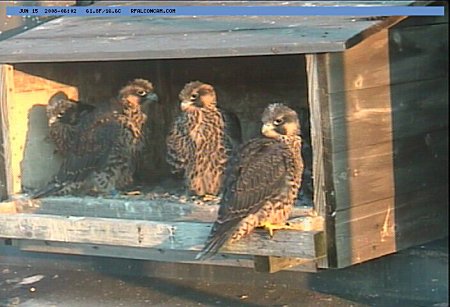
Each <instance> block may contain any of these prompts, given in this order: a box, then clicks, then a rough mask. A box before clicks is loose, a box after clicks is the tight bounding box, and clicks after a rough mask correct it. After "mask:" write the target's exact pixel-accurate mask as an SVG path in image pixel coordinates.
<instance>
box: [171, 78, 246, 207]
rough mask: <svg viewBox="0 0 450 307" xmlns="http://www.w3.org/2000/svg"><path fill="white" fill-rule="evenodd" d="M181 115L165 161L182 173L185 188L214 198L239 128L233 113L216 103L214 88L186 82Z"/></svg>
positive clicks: (237, 141) (172, 135)
mask: <svg viewBox="0 0 450 307" xmlns="http://www.w3.org/2000/svg"><path fill="white" fill-rule="evenodd" d="M179 99H180V101H181V104H180V108H181V111H182V112H181V114H180V115H179V116H178V117H177V118H176V119H175V121H174V123H173V125H172V128H171V130H170V132H169V135H168V136H167V139H166V145H167V162H168V163H169V164H170V165H171V166H172V167H173V172H174V173H176V172H181V173H183V174H184V178H185V181H186V186H187V188H188V190H189V191H190V192H191V193H193V194H195V195H197V196H203V197H205V198H207V197H208V196H211V197H212V198H213V199H214V197H215V196H217V195H218V194H219V193H220V191H221V187H222V182H223V174H224V171H225V168H226V165H227V163H228V160H229V158H230V156H231V155H232V153H233V152H234V150H235V149H236V148H237V147H238V145H239V144H240V143H241V127H240V122H239V119H238V118H237V116H236V115H235V114H234V113H231V112H229V111H226V110H224V109H221V108H220V107H219V106H218V105H217V96H216V92H215V90H214V87H213V86H212V85H210V84H206V83H203V82H200V81H193V82H189V83H187V84H186V85H185V86H184V88H183V89H182V90H181V92H180V94H179Z"/></svg>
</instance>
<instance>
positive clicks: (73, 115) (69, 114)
mask: <svg viewBox="0 0 450 307" xmlns="http://www.w3.org/2000/svg"><path fill="white" fill-rule="evenodd" d="M95 109H96V108H95V106H93V105H90V104H87V103H84V102H78V103H77V104H76V105H75V106H74V107H72V108H70V109H69V110H67V111H66V113H65V114H64V115H63V116H62V117H61V122H62V123H65V124H69V125H77V124H79V123H80V121H81V119H82V118H83V117H84V116H86V115H87V114H89V113H91V112H93V111H94V110H95Z"/></svg>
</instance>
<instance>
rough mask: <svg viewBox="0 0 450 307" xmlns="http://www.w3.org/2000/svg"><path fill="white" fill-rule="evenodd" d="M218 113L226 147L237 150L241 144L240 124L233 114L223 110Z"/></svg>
mask: <svg viewBox="0 0 450 307" xmlns="http://www.w3.org/2000/svg"><path fill="white" fill-rule="evenodd" d="M220 112H221V113H222V117H223V121H224V126H225V135H226V137H227V139H226V143H227V147H229V146H231V148H233V149H237V147H238V146H239V145H240V144H241V143H242V130H241V122H240V121H239V118H238V117H237V115H236V114H235V113H233V112H230V111H227V110H224V109H220Z"/></svg>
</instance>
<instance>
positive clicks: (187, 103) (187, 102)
mask: <svg viewBox="0 0 450 307" xmlns="http://www.w3.org/2000/svg"><path fill="white" fill-rule="evenodd" d="M193 104H194V102H193V101H190V100H183V101H182V102H181V104H180V108H181V110H182V111H186V110H187V109H189V108H190V107H192V105H193Z"/></svg>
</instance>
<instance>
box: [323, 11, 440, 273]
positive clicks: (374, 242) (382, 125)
mask: <svg viewBox="0 0 450 307" xmlns="http://www.w3.org/2000/svg"><path fill="white" fill-rule="evenodd" d="M426 20H427V22H433V23H432V24H428V23H426V22H424V21H423V20H421V19H420V18H418V19H417V21H416V22H412V21H411V20H406V21H405V23H406V26H405V25H403V24H402V23H400V24H399V25H398V26H395V27H393V28H392V29H389V30H388V29H386V30H383V31H381V32H379V33H377V34H375V35H373V36H372V37H370V38H368V39H367V40H365V41H364V42H362V43H360V44H359V45H357V46H355V47H353V48H351V49H349V50H347V51H346V52H344V53H340V54H328V55H326V56H324V58H323V62H324V63H325V65H328V69H329V73H328V80H329V82H328V90H327V93H328V102H327V103H328V107H329V109H330V117H329V118H328V120H329V123H330V126H331V130H332V136H331V140H330V141H331V146H330V149H329V150H330V151H331V162H332V165H333V168H332V169H331V170H329V171H332V173H333V181H334V184H335V187H334V188H335V191H334V193H335V200H336V208H335V210H336V212H335V238H334V239H335V245H336V248H337V263H338V267H344V266H348V265H351V264H354V263H359V262H363V261H365V260H369V259H373V258H375V257H379V256H382V255H385V254H388V253H392V252H395V251H397V250H399V249H403V248H406V247H409V246H411V245H415V244H420V243H423V242H426V241H430V240H433V239H437V238H439V237H443V236H446V235H448V230H447V225H448V214H447V212H448V205H447V204H448V188H447V181H448V179H447V178H448V177H447V171H448V157H447V155H448V87H447V83H448V40H447V38H446V37H447V31H448V24H447V23H446V22H443V20H442V19H436V18H435V19H426Z"/></svg>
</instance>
